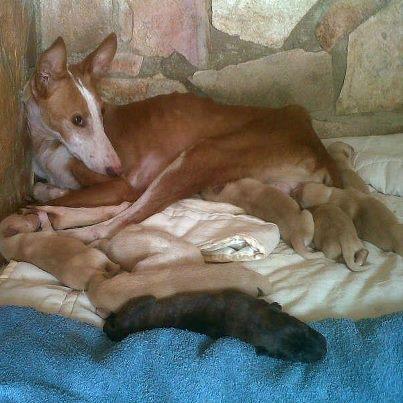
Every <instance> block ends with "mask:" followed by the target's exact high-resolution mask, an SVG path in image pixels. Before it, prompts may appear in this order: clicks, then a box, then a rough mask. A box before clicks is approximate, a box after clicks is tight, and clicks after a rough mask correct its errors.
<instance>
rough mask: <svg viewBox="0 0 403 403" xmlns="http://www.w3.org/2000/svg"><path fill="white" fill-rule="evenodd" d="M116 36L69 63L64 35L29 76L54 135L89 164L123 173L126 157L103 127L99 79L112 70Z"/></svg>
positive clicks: (102, 170)
mask: <svg viewBox="0 0 403 403" xmlns="http://www.w3.org/2000/svg"><path fill="white" fill-rule="evenodd" d="M116 48H117V40H116V35H115V34H113V33H112V34H110V35H109V36H108V37H107V38H106V39H105V40H104V41H103V42H102V43H101V44H100V45H99V46H98V48H97V49H95V50H94V51H93V52H92V53H91V54H89V55H88V56H87V57H86V58H85V59H84V60H83V61H81V62H80V63H78V64H75V65H69V66H68V65H67V53H66V46H65V43H64V41H63V39H62V38H61V37H59V38H58V39H56V40H55V42H54V43H53V44H52V45H51V46H50V47H49V48H48V49H47V50H45V52H43V53H42V54H41V55H40V57H39V61H38V63H37V66H36V70H35V73H34V76H33V78H32V80H31V82H30V86H31V92H32V95H33V97H34V99H35V101H36V102H37V104H38V106H39V108H40V112H41V117H42V120H43V122H44V123H45V124H46V125H47V126H48V127H49V128H50V131H51V132H52V135H53V136H54V138H55V139H57V140H59V141H60V142H62V143H63V144H64V145H65V146H66V147H67V148H68V150H69V151H70V153H71V154H72V155H74V156H75V157H76V158H78V159H79V160H81V161H82V162H83V163H84V164H85V165H86V166H87V167H88V168H89V169H91V170H93V171H95V172H98V173H101V174H107V175H118V174H120V173H121V163H120V160H119V157H118V156H117V154H116V152H115V150H114V149H113V147H112V144H111V143H110V141H109V139H108V137H107V136H106V134H105V131H104V125H103V117H102V108H103V103H102V100H101V98H100V96H99V95H98V93H97V91H96V89H95V88H96V83H97V81H98V80H99V79H100V78H101V77H102V76H103V75H104V74H105V73H106V72H107V71H108V69H109V67H110V65H111V62H112V60H113V58H114V56H115V53H116Z"/></svg>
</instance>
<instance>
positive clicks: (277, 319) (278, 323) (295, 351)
mask: <svg viewBox="0 0 403 403" xmlns="http://www.w3.org/2000/svg"><path fill="white" fill-rule="evenodd" d="M268 308H269V309H270V306H269V307H268ZM261 318H262V317H261ZM256 323H257V325H256V328H255V331H254V335H253V344H254V345H255V346H256V352H257V354H258V355H262V354H263V355H269V356H271V357H276V358H281V359H283V360H288V361H294V362H297V361H298V362H315V361H318V360H320V359H322V358H323V357H324V356H325V354H326V351H327V346H326V339H325V338H324V337H323V336H322V335H321V334H320V333H319V332H317V331H316V330H314V329H312V328H311V327H309V326H308V325H306V324H305V323H303V322H301V321H299V320H298V319H296V318H294V317H293V316H290V315H288V314H286V313H283V312H281V311H278V310H276V309H273V308H271V309H270V312H268V311H267V312H266V315H265V318H263V319H262V320H261V321H259V322H256Z"/></svg>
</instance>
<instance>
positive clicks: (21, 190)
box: [0, 0, 36, 219]
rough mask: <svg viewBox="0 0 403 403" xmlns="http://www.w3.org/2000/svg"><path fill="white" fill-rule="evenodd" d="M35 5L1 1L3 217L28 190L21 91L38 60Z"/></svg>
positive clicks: (0, 166) (0, 206)
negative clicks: (36, 58)
mask: <svg viewBox="0 0 403 403" xmlns="http://www.w3.org/2000/svg"><path fill="white" fill-rule="evenodd" d="M35 54H36V42H35V20H34V17H33V5H32V2H30V1H24V0H1V2H0V151H1V154H0V219H1V218H2V217H3V216H5V215H6V214H7V213H10V212H11V211H13V210H15V208H16V207H17V206H19V205H20V203H21V201H22V199H23V198H24V197H25V195H26V194H27V193H28V190H29V185H30V178H31V174H30V171H31V167H30V161H31V157H30V153H29V139H28V134H27V130H26V126H25V122H24V119H23V114H22V113H21V112H22V110H21V104H20V99H19V93H20V90H21V88H22V87H23V85H24V83H25V82H26V80H27V79H28V76H27V74H28V70H29V67H30V66H33V65H34V63H35Z"/></svg>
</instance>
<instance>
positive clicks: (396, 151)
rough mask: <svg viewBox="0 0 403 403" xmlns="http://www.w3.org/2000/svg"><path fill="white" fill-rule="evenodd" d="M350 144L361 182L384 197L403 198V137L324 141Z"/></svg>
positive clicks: (367, 137) (345, 138)
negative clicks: (354, 153) (385, 195)
mask: <svg viewBox="0 0 403 403" xmlns="http://www.w3.org/2000/svg"><path fill="white" fill-rule="evenodd" d="M322 141H323V143H324V144H325V146H328V145H329V144H331V143H334V142H335V141H343V142H345V143H347V144H350V145H351V146H352V147H353V148H354V150H355V152H356V156H355V158H354V168H355V170H356V171H357V173H358V174H359V175H360V176H361V178H362V179H364V181H365V182H366V183H367V184H369V185H371V186H372V187H374V188H375V189H376V190H377V191H378V192H382V193H384V194H390V195H396V196H403V134H402V133H400V134H387V135H383V136H365V137H341V138H337V139H323V140H322Z"/></svg>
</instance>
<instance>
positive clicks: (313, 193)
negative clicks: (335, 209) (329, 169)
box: [293, 182, 332, 208]
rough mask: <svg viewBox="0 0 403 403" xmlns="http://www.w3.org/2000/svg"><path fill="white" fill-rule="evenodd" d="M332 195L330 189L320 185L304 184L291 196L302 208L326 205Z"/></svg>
mask: <svg viewBox="0 0 403 403" xmlns="http://www.w3.org/2000/svg"><path fill="white" fill-rule="evenodd" d="M331 194H332V189H331V188H330V187H328V186H326V185H323V184H321V183H314V182H310V183H306V184H305V185H303V186H300V187H299V188H298V189H297V190H296V191H295V192H294V194H293V196H294V197H295V199H296V200H297V201H298V203H299V204H300V206H301V207H302V208H309V207H314V206H319V205H321V204H324V203H327V202H328V201H329V198H330V196H331Z"/></svg>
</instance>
